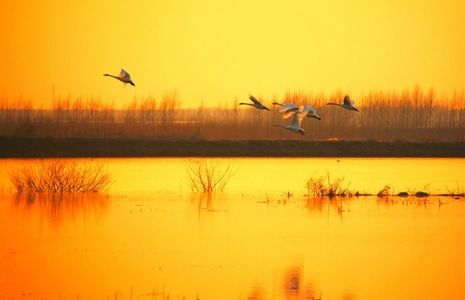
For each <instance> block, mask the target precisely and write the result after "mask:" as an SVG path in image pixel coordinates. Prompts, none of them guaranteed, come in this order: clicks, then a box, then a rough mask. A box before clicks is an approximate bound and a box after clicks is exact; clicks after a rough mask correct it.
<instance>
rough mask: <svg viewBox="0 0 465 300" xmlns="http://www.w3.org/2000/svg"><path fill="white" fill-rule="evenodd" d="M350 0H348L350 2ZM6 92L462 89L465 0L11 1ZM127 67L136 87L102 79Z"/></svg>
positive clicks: (36, 96) (3, 8)
mask: <svg viewBox="0 0 465 300" xmlns="http://www.w3.org/2000/svg"><path fill="white" fill-rule="evenodd" d="M349 3H350V4H349ZM0 14H1V18H0V28H1V29H0V30H1V36H2V48H1V50H0V54H1V60H0V68H1V73H0V87H1V88H0V99H1V98H3V99H9V100H10V101H15V100H17V99H20V98H21V99H27V100H31V101H33V103H34V105H36V106H47V105H50V103H51V99H52V95H53V90H55V95H56V96H66V95H69V94H70V95H72V96H73V97H83V98H86V97H90V96H94V97H101V99H102V100H103V101H108V102H113V103H115V104H117V105H124V104H127V103H129V102H131V101H132V100H133V99H134V97H138V98H143V97H146V96H149V95H153V96H155V97H156V99H158V100H160V99H161V95H162V94H163V93H165V92H167V91H173V90H176V91H177V93H178V95H179V100H180V101H181V105H182V107H198V106H199V105H200V104H201V103H203V104H204V105H206V106H217V105H218V104H228V105H229V104H232V103H233V101H234V100H246V99H247V95H248V94H249V93H252V94H256V95H260V96H263V97H266V98H269V97H272V96H273V95H278V96H283V95H284V93H285V92H286V90H289V89H290V90H297V89H298V90H303V91H305V92H307V91H314V92H324V93H331V92H334V91H337V90H342V92H344V93H350V94H351V95H352V98H354V99H356V98H357V96H358V95H361V94H362V93H363V92H367V91H370V90H373V89H381V90H394V91H398V90H402V89H404V88H406V87H408V88H410V87H412V86H413V85H414V84H419V85H420V86H422V87H424V88H426V89H429V88H430V87H433V88H434V89H435V90H436V92H437V93H438V94H442V93H452V92H454V90H462V89H463V88H464V87H465V59H464V58H465V1H463V0H445V1H436V0H435V1H431V0H430V1H428V0H427V1H424V0H400V1H398V0H394V1H371V0H369V1H368V0H367V1H343V0H341V1H323V0H321V1H317V0H313V1H311V0H302V1H297V0H290V1H251V0H247V1H213V0H212V1H205V0H201V1H158V0H147V1H137V0H133V1H118V0H113V1H102V0H91V1H89V0H83V1H79V2H76V1H67V0H64V1H51V0H44V1H2V3H1V4H0ZM121 67H123V68H125V69H126V70H127V71H128V72H129V73H130V74H131V77H132V79H133V81H134V83H135V84H136V87H132V86H129V85H128V86H126V87H124V86H123V84H122V83H120V82H118V81H116V80H114V79H112V78H109V77H103V76H102V74H104V73H110V74H115V75H117V74H118V73H119V70H120V68H121Z"/></svg>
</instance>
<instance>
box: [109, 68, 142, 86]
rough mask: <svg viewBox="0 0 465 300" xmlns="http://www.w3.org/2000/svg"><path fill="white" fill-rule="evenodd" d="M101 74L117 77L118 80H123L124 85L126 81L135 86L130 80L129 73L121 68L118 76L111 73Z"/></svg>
mask: <svg viewBox="0 0 465 300" xmlns="http://www.w3.org/2000/svg"><path fill="white" fill-rule="evenodd" d="M103 76H110V77H113V78H115V79H118V80H119V81H121V82H123V83H124V85H126V83H129V84H130V85H132V86H136V85H135V84H134V82H132V80H131V76H130V75H129V73H128V72H126V71H125V70H124V69H121V72H120V73H119V75H118V76H115V75H111V74H103Z"/></svg>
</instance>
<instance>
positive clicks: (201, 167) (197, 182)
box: [186, 160, 236, 192]
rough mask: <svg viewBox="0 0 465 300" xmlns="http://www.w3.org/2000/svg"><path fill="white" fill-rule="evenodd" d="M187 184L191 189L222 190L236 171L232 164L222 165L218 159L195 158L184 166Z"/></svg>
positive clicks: (203, 190)
mask: <svg viewBox="0 0 465 300" xmlns="http://www.w3.org/2000/svg"><path fill="white" fill-rule="evenodd" d="M186 169H187V177H188V180H189V186H190V188H191V190H193V191H202V192H215V191H223V190H224V187H225V186H226V184H227V183H228V181H229V179H231V177H232V176H233V175H234V174H235V173H236V169H235V168H234V165H233V164H231V163H228V164H226V165H222V164H221V163H220V162H218V161H207V160H196V161H193V162H191V163H189V164H188V165H187V167H186Z"/></svg>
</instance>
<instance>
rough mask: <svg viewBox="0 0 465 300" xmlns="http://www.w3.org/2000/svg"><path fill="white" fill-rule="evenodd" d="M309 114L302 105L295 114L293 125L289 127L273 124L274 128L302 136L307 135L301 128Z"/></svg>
mask: <svg viewBox="0 0 465 300" xmlns="http://www.w3.org/2000/svg"><path fill="white" fill-rule="evenodd" d="M307 113H308V111H307V110H305V109H304V106H303V105H301V106H300V107H299V108H298V110H297V111H294V112H293V116H292V121H291V124H289V125H287V126H283V125H279V124H273V126H277V127H282V128H285V129H288V130H290V131H294V132H297V133H300V134H301V135H305V130H303V128H301V127H300V124H301V123H302V119H303V118H305V116H306V115H307Z"/></svg>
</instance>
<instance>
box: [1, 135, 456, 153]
mask: <svg viewBox="0 0 465 300" xmlns="http://www.w3.org/2000/svg"><path fill="white" fill-rule="evenodd" d="M53 157H96V158H97V157H460V158H461V157H465V142H454V143H448V142H425V143H412V142H404V141H397V142H376V141H299V140H245V141H229V140H215V141H205V140H192V141H189V140H182V141H168V140H139V139H86V138H20V137H0V158H53Z"/></svg>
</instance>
